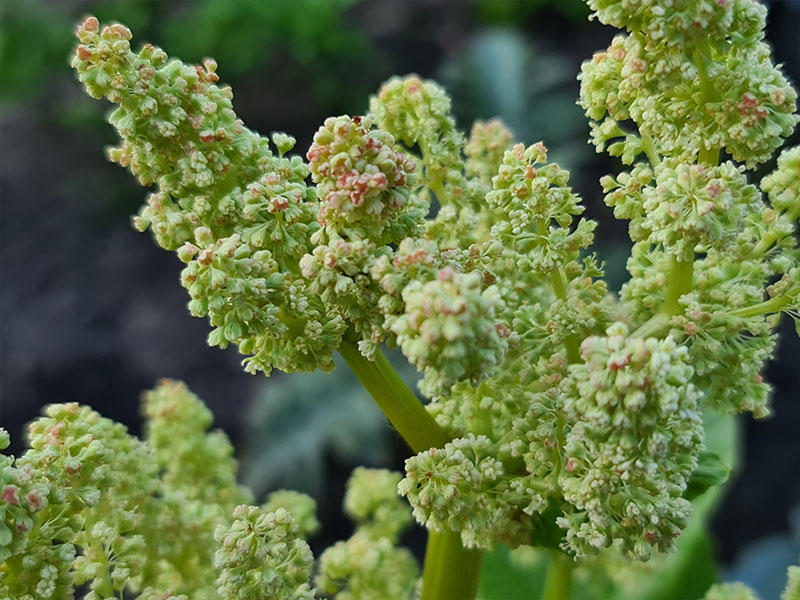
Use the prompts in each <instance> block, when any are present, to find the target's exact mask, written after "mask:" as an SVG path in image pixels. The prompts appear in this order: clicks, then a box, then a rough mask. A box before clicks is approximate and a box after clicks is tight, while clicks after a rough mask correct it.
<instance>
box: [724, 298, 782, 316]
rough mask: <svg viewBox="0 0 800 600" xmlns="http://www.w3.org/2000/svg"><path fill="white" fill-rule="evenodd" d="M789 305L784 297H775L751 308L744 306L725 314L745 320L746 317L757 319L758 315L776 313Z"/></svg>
mask: <svg viewBox="0 0 800 600" xmlns="http://www.w3.org/2000/svg"><path fill="white" fill-rule="evenodd" d="M787 304H789V298H787V297H785V296H776V297H775V298H770V299H769V300H764V302H759V303H758V304H754V305H753V306H745V307H743V308H737V309H735V310H732V311H730V312H729V313H726V314H727V316H729V317H739V318H742V319H746V318H747V317H757V316H758V315H764V314H773V313H778V312H781V310H783V307H784V306H786V305H787Z"/></svg>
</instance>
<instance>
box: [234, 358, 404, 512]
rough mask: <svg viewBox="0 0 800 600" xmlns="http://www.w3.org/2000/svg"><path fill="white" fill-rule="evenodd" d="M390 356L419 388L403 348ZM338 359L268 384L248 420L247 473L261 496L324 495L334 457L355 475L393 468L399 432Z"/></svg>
mask: <svg viewBox="0 0 800 600" xmlns="http://www.w3.org/2000/svg"><path fill="white" fill-rule="evenodd" d="M389 358H390V360H391V362H392V364H393V365H394V367H395V369H396V370H397V372H398V373H399V374H400V376H401V377H402V378H403V379H404V381H405V382H406V384H407V385H408V386H409V387H410V388H411V389H416V381H417V379H418V378H419V374H418V373H417V371H416V370H415V369H414V368H413V367H412V366H410V365H409V364H408V362H407V361H406V360H405V359H404V358H403V356H402V355H401V354H400V353H399V352H398V351H393V352H390V353H389ZM336 359H337V367H336V369H335V370H334V371H333V372H332V373H323V372H321V371H316V372H314V373H292V374H291V375H289V376H277V377H274V378H272V379H270V380H269V382H267V383H264V384H262V391H261V393H260V394H258V395H257V396H256V397H255V398H254V400H253V402H252V404H251V407H250V411H249V413H248V415H247V418H246V420H245V422H246V424H247V428H248V429H247V432H246V441H245V446H244V448H243V450H244V452H243V462H242V468H241V474H242V478H243V481H244V482H245V484H246V485H248V486H250V487H251V489H252V490H253V491H254V492H255V493H256V495H260V494H263V493H264V492H266V491H269V490H272V489H276V488H281V487H285V488H289V489H296V490H299V491H302V492H306V493H309V494H311V495H313V496H315V497H317V498H321V497H322V495H323V493H322V492H323V491H324V488H325V483H326V474H325V464H326V463H325V461H326V459H327V458H331V457H332V458H333V459H334V460H335V461H337V462H338V463H339V464H341V465H344V466H347V467H348V468H347V470H350V468H352V467H353V466H355V465H359V464H365V465H369V466H387V465H390V463H391V457H392V452H391V439H392V436H393V435H396V434H393V433H392V432H393V430H392V429H391V427H390V425H389V423H388V422H387V421H386V419H385V418H384V416H383V413H381V411H380V409H379V408H378V407H377V406H376V404H375V402H374V401H373V400H372V398H371V397H370V395H369V394H368V393H367V391H366V390H365V389H364V388H363V387H362V385H361V384H360V383H359V381H358V379H356V377H355V375H353V372H352V371H350V369H348V368H347V366H346V365H345V364H344V363H343V362H342V361H341V360H340V359H339V357H338V356H337V357H336Z"/></svg>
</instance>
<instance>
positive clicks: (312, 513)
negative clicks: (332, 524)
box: [260, 490, 320, 539]
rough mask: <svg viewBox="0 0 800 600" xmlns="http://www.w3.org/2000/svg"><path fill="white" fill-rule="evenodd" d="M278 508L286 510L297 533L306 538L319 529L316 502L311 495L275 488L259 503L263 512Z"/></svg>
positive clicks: (273, 510)
mask: <svg viewBox="0 0 800 600" xmlns="http://www.w3.org/2000/svg"><path fill="white" fill-rule="evenodd" d="M279 508H283V509H285V510H288V511H289V513H290V514H291V515H292V519H293V520H294V523H295V525H296V526H297V531H298V535H299V536H300V537H301V538H303V539H306V538H308V537H310V536H312V535H314V534H315V533H317V532H318V531H319V529H320V523H319V520H318V519H317V503H316V502H315V501H314V499H313V498H312V497H311V496H308V495H307V494H301V493H300V492H295V491H294V490H276V491H274V492H272V493H271V494H270V495H269V497H268V498H267V501H266V502H265V503H264V504H262V505H261V507H260V509H261V512H263V513H271V512H275V511H277V510H278V509H279Z"/></svg>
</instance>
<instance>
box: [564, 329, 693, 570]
mask: <svg viewBox="0 0 800 600" xmlns="http://www.w3.org/2000/svg"><path fill="white" fill-rule="evenodd" d="M581 352H582V358H583V362H581V363H578V364H574V365H571V366H570V368H569V370H570V375H571V378H570V380H569V381H570V389H569V390H568V395H567V397H566V400H565V403H564V409H565V411H566V413H567V417H568V418H569V419H571V420H573V421H575V423H576V424H575V426H574V427H573V428H572V429H571V430H570V431H569V433H568V434H567V435H566V441H565V444H564V466H563V470H562V471H561V474H560V476H559V483H560V485H561V487H562V489H563V493H564V498H565V499H566V500H568V501H569V502H571V503H572V504H573V505H574V506H575V508H576V509H577V510H576V512H574V513H572V514H568V515H566V516H565V517H562V518H559V523H560V524H561V525H562V527H566V528H567V544H568V545H569V546H570V548H571V549H572V550H574V551H575V552H576V553H577V554H591V553H593V552H594V551H596V549H598V548H604V547H607V546H609V545H610V544H611V542H612V541H614V540H616V539H619V540H621V543H622V549H623V550H624V551H626V552H629V553H630V554H632V555H634V556H636V557H637V558H639V559H642V560H646V559H647V558H649V556H650V554H651V552H652V550H653V549H658V550H660V551H666V550H671V549H672V548H673V545H674V543H675V542H674V537H675V536H676V535H677V534H678V533H679V532H680V530H681V529H682V528H683V527H684V526H685V524H686V520H687V518H688V516H689V514H690V512H691V509H690V506H689V502H687V501H686V500H684V499H683V498H682V497H681V496H682V494H683V492H684V491H685V489H686V484H687V482H688V480H689V477H690V476H691V474H692V472H693V471H694V469H695V468H696V467H697V457H698V454H699V452H700V450H702V447H703V443H702V442H703V428H702V419H701V416H700V412H699V408H698V404H697V403H698V398H699V393H698V392H697V390H695V388H694V385H693V384H692V383H691V379H692V375H693V370H692V367H691V366H690V365H689V364H688V356H689V352H688V349H687V348H686V347H685V346H679V345H677V344H676V343H675V342H674V340H672V338H669V337H668V338H666V339H664V340H657V339H655V338H647V339H642V338H631V337H629V335H628V331H627V328H626V327H625V325H623V324H622V323H615V324H614V325H612V326H611V327H609V329H608V331H607V335H606V337H590V338H587V339H586V340H584V342H583V344H582V348H581Z"/></svg>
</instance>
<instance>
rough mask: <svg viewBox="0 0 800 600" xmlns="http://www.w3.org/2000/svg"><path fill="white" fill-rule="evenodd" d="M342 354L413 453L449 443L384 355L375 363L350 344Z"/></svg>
mask: <svg viewBox="0 0 800 600" xmlns="http://www.w3.org/2000/svg"><path fill="white" fill-rule="evenodd" d="M339 352H340V353H341V355H342V356H343V357H344V359H345V361H347V364H348V365H349V366H350V368H351V369H352V370H353V373H355V374H356V377H358V380H359V381H360V382H361V384H362V385H363V386H364V387H365V388H366V390H367V391H368V392H369V394H370V396H372V398H373V399H374V400H375V402H376V403H377V405H378V406H379V407H380V409H381V410H382V411H383V414H384V415H386V418H387V419H389V422H390V423H391V424H392V425H393V426H394V428H395V429H396V430H397V431H398V433H399V434H400V435H401V436H402V437H403V439H404V440H405V441H406V442H407V443H408V445H409V446H411V449H412V450H413V451H414V452H423V451H424V450H427V449H428V448H441V447H442V446H444V445H445V444H446V443H447V442H449V441H450V436H449V435H447V433H446V432H445V430H444V429H442V428H441V427H439V424H438V423H436V421H435V420H434V418H433V417H432V416H431V415H430V413H429V412H428V411H427V410H425V407H424V406H423V405H422V403H421V402H420V401H419V399H418V398H417V397H416V395H414V392H412V391H411V390H410V389H408V386H407V385H406V384H405V383H404V382H403V380H402V379H400V376H399V375H398V374H397V371H395V370H394V367H392V365H391V363H390V362H389V360H388V359H387V358H386V356H385V355H384V354H383V352H381V351H380V350H378V351H377V352H376V354H375V360H374V361H370V360H368V359H366V358H364V356H362V354H361V352H359V351H358V347H357V346H356V345H355V344H353V343H352V342H348V341H343V342H342V344H341V345H340V346H339Z"/></svg>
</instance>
